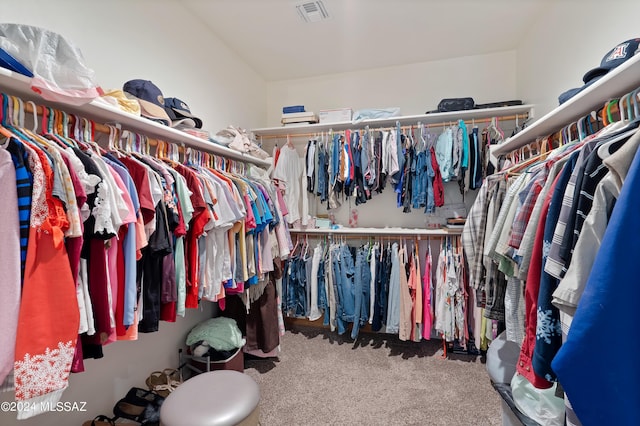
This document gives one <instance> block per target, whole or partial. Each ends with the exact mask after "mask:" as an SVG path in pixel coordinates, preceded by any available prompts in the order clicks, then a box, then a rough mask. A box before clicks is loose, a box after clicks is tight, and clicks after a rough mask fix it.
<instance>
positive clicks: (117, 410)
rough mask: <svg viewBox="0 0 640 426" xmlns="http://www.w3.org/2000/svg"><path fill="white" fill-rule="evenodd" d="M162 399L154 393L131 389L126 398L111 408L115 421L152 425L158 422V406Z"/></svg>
mask: <svg viewBox="0 0 640 426" xmlns="http://www.w3.org/2000/svg"><path fill="white" fill-rule="evenodd" d="M163 402H164V397H163V396H161V395H158V394H157V393H155V392H152V391H148V390H146V389H141V388H135V387H134V388H131V389H129V392H127V396H125V397H124V398H122V399H121V400H120V401H118V402H117V403H116V405H115V406H114V407H113V414H115V418H114V420H115V419H119V418H122V419H128V420H133V421H135V422H138V423H141V424H143V425H146V424H149V425H150V424H154V423H158V422H159V421H160V406H161V405H162V403H163Z"/></svg>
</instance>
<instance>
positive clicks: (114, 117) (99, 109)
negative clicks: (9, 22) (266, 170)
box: [0, 68, 271, 167]
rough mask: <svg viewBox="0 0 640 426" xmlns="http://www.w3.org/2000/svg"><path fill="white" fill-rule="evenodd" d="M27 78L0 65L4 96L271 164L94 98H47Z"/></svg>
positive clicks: (160, 137)
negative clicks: (82, 102) (77, 100)
mask: <svg viewBox="0 0 640 426" xmlns="http://www.w3.org/2000/svg"><path fill="white" fill-rule="evenodd" d="M30 81H31V79H30V78H28V77H25V76H23V75H21V74H18V73H14V72H11V71H9V70H7V69H5V68H0V91H2V92H3V93H6V94H7V95H13V96H17V97H19V98H20V99H22V100H24V101H33V102H35V103H36V104H37V105H46V106H49V107H51V108H55V109H57V110H60V111H64V112H66V113H68V114H76V115H78V116H81V117H84V118H87V119H89V120H92V121H94V122H96V124H111V125H116V124H119V125H120V126H121V127H122V129H125V130H129V131H131V132H134V133H140V134H142V135H145V136H147V137H149V138H155V139H159V140H162V141H166V142H173V143H177V144H178V145H180V144H184V145H185V146H186V147H191V148H194V149H197V150H201V151H206V152H209V153H211V154H214V155H219V156H222V157H225V158H229V159H232V160H237V161H242V162H247V163H252V164H256V165H258V166H263V167H268V166H269V165H271V160H270V159H267V160H262V159H260V158H256V157H253V156H250V155H247V154H243V153H241V152H238V151H235V150H233V149H231V148H227V147H226V146H222V145H217V144H215V143H213V142H210V141H206V140H204V139H200V138H198V137H196V136H192V135H190V134H188V133H185V132H182V131H180V130H176V129H174V128H171V127H168V126H164V125H162V124H159V123H156V122H154V121H151V120H147V119H146V118H142V117H138V116H136V115H133V114H129V113H127V112H124V111H122V110H120V109H118V108H115V107H112V106H109V105H105V104H102V103H100V102H97V101H95V100H94V101H92V102H91V103H88V104H85V105H70V104H65V103H59V102H50V101H47V100H45V99H43V98H42V97H41V96H39V95H38V94H36V93H35V92H34V91H33V90H31V84H30Z"/></svg>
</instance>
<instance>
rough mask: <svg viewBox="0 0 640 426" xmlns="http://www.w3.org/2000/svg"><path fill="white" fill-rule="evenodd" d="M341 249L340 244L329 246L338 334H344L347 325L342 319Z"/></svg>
mask: <svg viewBox="0 0 640 426" xmlns="http://www.w3.org/2000/svg"><path fill="white" fill-rule="evenodd" d="M340 258H341V250H340V246H333V247H332V248H331V261H332V263H333V294H334V295H335V298H336V323H337V326H338V334H344V332H345V331H346V329H347V327H346V325H345V323H344V321H343V320H342V312H343V309H344V306H343V304H342V303H343V302H342V300H343V296H342V272H341V265H340Z"/></svg>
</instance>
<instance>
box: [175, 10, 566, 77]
mask: <svg viewBox="0 0 640 426" xmlns="http://www.w3.org/2000/svg"><path fill="white" fill-rule="evenodd" d="M303 1H304V0H300V1H295V0H181V1H180V3H182V4H183V5H184V7H185V8H186V9H187V10H189V11H190V12H191V13H192V15H193V16H194V18H196V19H200V20H202V21H203V22H204V23H205V24H206V25H207V27H208V28H210V29H211V31H212V32H213V33H214V34H215V35H216V36H217V37H218V38H220V39H221V40H222V41H223V42H224V43H226V44H227V45H228V46H229V47H230V48H231V49H232V50H233V51H235V52H236V53H237V54H238V55H239V56H240V57H241V58H242V59H243V60H244V61H245V62H247V63H248V64H249V65H250V66H251V67H252V68H254V69H255V70H256V72H258V73H259V74H260V75H261V76H263V77H264V79H265V80H267V81H277V80H288V79H295V78H303V77H312V76H317V75H323V74H332V73H340V72H348V71H356V70H362V69H371V68H381V67H387V66H394V65H403V64H410V63H417V62H426V61H434V60H440V59H447V58H453V57H461V56H469V55H479V54H487V53H493V52H499V51H505V50H513V49H516V48H517V46H518V44H519V42H520V40H522V38H523V37H524V35H525V34H526V33H527V31H528V30H529V29H530V28H531V26H532V25H535V24H536V23H537V22H538V18H540V17H541V15H542V14H543V13H544V12H545V10H546V8H547V7H548V6H549V4H550V3H551V2H552V0H323V2H324V4H325V6H326V8H327V10H328V12H329V14H330V19H329V20H327V21H322V22H316V23H308V24H307V23H304V22H303V21H302V20H301V19H300V18H299V16H298V14H297V12H296V9H295V5H296V4H299V3H301V2H303ZM556 1H557V0H556ZM202 53H203V54H206V46H202ZM220 65H221V66H224V64H220Z"/></svg>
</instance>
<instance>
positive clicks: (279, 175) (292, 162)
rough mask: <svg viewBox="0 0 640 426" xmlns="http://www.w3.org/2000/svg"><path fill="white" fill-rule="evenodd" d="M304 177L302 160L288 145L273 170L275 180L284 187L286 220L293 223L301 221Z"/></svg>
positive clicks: (282, 149) (283, 148) (281, 151)
mask: <svg viewBox="0 0 640 426" xmlns="http://www.w3.org/2000/svg"><path fill="white" fill-rule="evenodd" d="M301 177H302V168H301V167H300V158H299V157H298V153H297V152H296V150H295V148H291V147H289V146H287V145H285V146H283V147H282V148H281V149H280V158H279V160H278V164H277V165H276V168H275V169H274V170H273V178H274V179H276V180H278V181H279V182H280V186H281V187H282V185H284V201H285V204H286V206H287V211H288V215H287V216H286V220H287V222H288V223H290V224H291V223H293V222H295V221H296V220H298V219H300V208H299V207H298V203H299V202H300V178H301Z"/></svg>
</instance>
